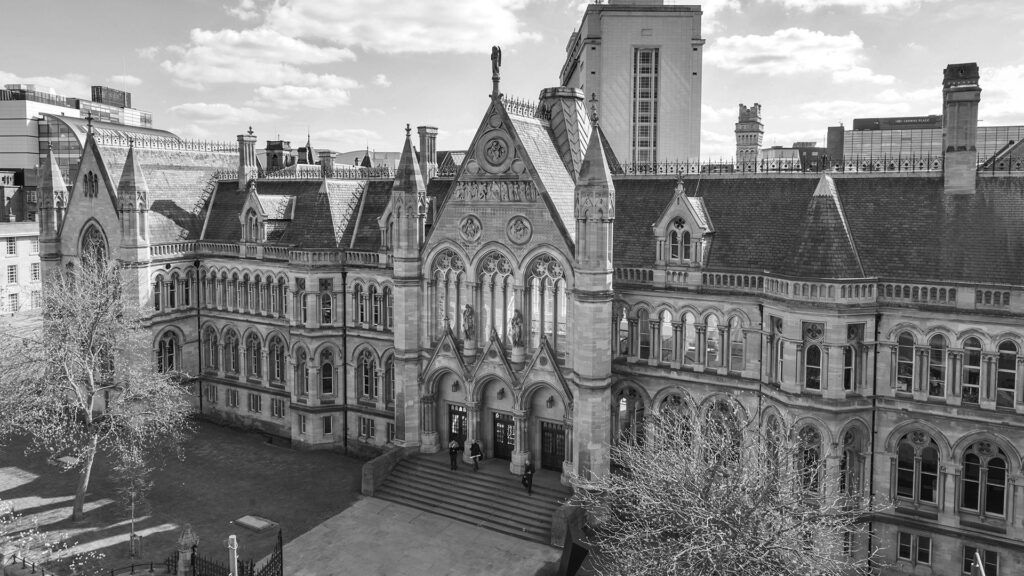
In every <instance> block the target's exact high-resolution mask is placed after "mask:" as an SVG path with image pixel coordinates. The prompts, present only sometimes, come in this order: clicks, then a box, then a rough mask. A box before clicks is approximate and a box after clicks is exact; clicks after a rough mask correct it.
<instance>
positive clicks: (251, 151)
mask: <svg viewBox="0 0 1024 576" xmlns="http://www.w3.org/2000/svg"><path fill="white" fill-rule="evenodd" d="M256 176H257V173H256V136H255V135H254V134H253V133H252V126H250V127H249V131H248V132H246V133H245V134H239V135H238V189H239V190H245V186H246V184H248V183H249V180H250V179H253V178H255V177H256Z"/></svg>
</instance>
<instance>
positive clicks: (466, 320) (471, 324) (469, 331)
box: [462, 304, 476, 340]
mask: <svg viewBox="0 0 1024 576" xmlns="http://www.w3.org/2000/svg"><path fill="white" fill-rule="evenodd" d="M473 314H474V313H473V307H472V306H470V305H469V304H466V308H465V309H464V310H463V311H462V329H463V330H464V331H465V333H466V339H467V340H472V339H473V334H475V333H476V330H474V328H476V326H475V320H474V318H473Z"/></svg>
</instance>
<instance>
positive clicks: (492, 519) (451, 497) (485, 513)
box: [377, 457, 569, 543]
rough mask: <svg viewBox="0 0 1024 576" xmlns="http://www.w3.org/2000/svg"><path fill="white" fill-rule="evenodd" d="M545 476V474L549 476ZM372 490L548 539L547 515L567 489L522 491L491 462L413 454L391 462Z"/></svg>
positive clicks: (516, 480)
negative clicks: (452, 462) (457, 462)
mask: <svg viewBox="0 0 1024 576" xmlns="http://www.w3.org/2000/svg"><path fill="white" fill-rule="evenodd" d="M549 481H550V480H549ZM377 495H378V496H379V497H380V498H383V499H385V500H390V501H393V502H397V503H400V504H404V505H407V506H411V507H413V508H416V509H418V510H423V511H426V512H431V513H434V514H438V515H441V516H444V517H446V518H451V519H453V520H459V521H461V522H466V523H468V524H472V525H474V526H480V527H482V528H487V529H489V530H494V531H496V532H501V533H503V534H508V535H511V536H516V537H519V538H524V539H527V540H532V541H535V542H543V543H548V542H549V539H550V531H551V519H552V516H553V515H554V513H555V512H556V511H557V510H558V507H559V506H560V505H561V503H562V502H564V501H565V500H566V499H567V498H568V497H569V491H568V490H558V489H556V488H553V487H550V486H537V485H535V486H534V492H533V495H528V494H527V493H526V491H525V490H523V487H522V485H521V483H520V478H519V477H518V476H515V475H512V474H509V473H508V472H507V468H503V467H501V466H496V465H494V464H491V465H490V466H484V467H482V468H481V469H480V470H479V471H476V472H475V471H473V469H472V466H466V465H463V466H460V468H459V470H457V471H453V470H450V469H449V468H448V462H447V460H446V459H441V458H430V457H413V458H409V459H406V460H402V461H401V462H399V463H398V465H397V466H395V468H394V470H392V472H391V474H390V475H389V476H388V479H387V480H386V481H385V482H384V484H383V486H381V488H380V489H379V490H378V491H377Z"/></svg>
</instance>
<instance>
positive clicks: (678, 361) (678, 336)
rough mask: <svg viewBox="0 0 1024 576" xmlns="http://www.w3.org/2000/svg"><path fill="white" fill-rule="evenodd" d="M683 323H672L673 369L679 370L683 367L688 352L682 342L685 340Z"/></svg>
mask: <svg viewBox="0 0 1024 576" xmlns="http://www.w3.org/2000/svg"><path fill="white" fill-rule="evenodd" d="M683 333H684V332H683V323H682V322H673V323H672V367H673V368H676V369H678V368H679V367H680V366H682V365H683V354H684V353H685V352H686V349H685V348H686V347H685V345H684V344H683V342H682V339H683Z"/></svg>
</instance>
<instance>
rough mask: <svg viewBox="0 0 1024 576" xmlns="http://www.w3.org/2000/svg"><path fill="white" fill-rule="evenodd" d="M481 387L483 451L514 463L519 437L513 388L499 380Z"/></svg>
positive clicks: (481, 438) (480, 409) (488, 381)
mask: <svg viewBox="0 0 1024 576" xmlns="http://www.w3.org/2000/svg"><path fill="white" fill-rule="evenodd" d="M478 386H479V394H478V395H477V397H478V398H479V407H480V408H479V415H480V430H479V432H480V433H481V434H480V440H481V448H482V449H483V451H484V454H486V455H487V456H489V457H491V458H497V459H501V460H509V461H511V460H512V456H513V453H514V452H515V451H516V434H517V428H516V413H515V410H514V407H515V402H514V398H513V390H512V386H511V385H509V384H508V383H506V382H504V381H503V380H500V379H498V378H491V379H489V380H487V381H485V382H483V383H481V384H478Z"/></svg>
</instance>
